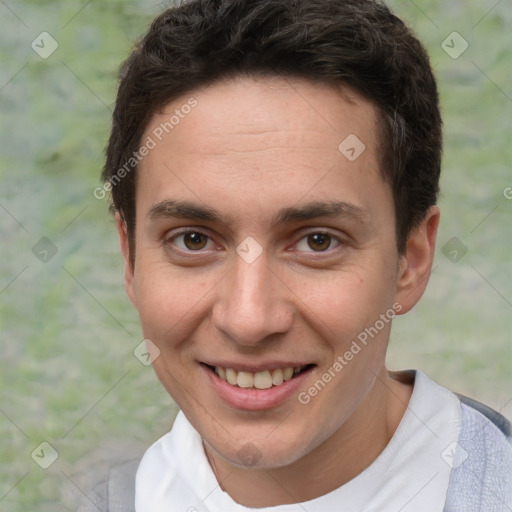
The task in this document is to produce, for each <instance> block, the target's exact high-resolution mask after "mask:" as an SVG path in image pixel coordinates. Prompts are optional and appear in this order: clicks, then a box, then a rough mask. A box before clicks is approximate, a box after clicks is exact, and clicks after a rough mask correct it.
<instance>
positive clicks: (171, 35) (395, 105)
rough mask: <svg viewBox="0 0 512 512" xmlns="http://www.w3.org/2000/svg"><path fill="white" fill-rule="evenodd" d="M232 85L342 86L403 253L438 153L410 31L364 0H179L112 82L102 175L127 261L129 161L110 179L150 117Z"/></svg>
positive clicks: (426, 200) (435, 184)
mask: <svg viewBox="0 0 512 512" xmlns="http://www.w3.org/2000/svg"><path fill="white" fill-rule="evenodd" d="M240 75H246V76H259V75H262V76H281V77H294V78H302V79H306V80H309V81H311V82H315V83H318V82H320V83H325V84H331V85H335V86H340V85H347V86H350V87H352V88H353V89H355V90H357V91H358V92H359V93H361V94H363V95H364V96H365V97H366V98H368V99H369V100H370V101H372V102H373V104H374V105H375V106H376V108H377V112H378V115H379V132H380V137H379V149H380V151H379V155H380V162H379V164H380V172H381V174H382V176H383V178H384V180H385V181H386V182H388V183H389V184H390V186H391V188H392V191H393V197H394V205H395V212H396V234H397V246H398V250H399V252H400V253H403V251H404V250H405V246H406V242H407V237H408V235H409V232H410V230H411V229H412V228H414V227H415V226H416V225H417V224H418V223H419V222H420V221H421V220H422V219H423V218H424V216H425V213H426V211H427V209H428V208H429V207H430V206H431V205H433V204H435V203H436V201H437V195H438V189H439V175H440V168H441V151H442V127H441V125H442V122H441V115H440V112H439V100H438V92H437V85H436V81H435V78H434V75H433V72H432V69H431V67H430V63H429V59H428V55H427V53H426V51H425V49H424V48H423V46H422V45H421V43H420V42H419V41H418V40H417V38H416V37H415V36H414V35H413V33H412V32H411V30H410V29H409V28H408V27H407V26H406V25H405V24H404V22H403V21H402V20H400V19H399V18H398V17H397V16H395V15H394V14H393V13H392V12H391V11H390V9H389V8H388V7H387V6H386V5H384V4H383V3H381V2H379V1H372V0H293V1H291V0H251V1H247V0H188V1H187V0H186V1H183V2H182V3H180V5H177V6H175V7H172V8H169V9H167V10H166V11H164V12H163V13H162V14H160V15H159V16H158V17H157V18H156V19H155V20H154V21H153V23H152V25H151V27H150V29H149V32H148V33H147V34H146V36H145V37H144V38H142V39H141V40H140V41H139V42H138V44H137V45H136V46H135V49H134V50H133V52H132V53H131V55H130V56H129V57H128V59H127V60H126V61H125V62H124V64H123V66H122V69H121V73H120V84H119V90H118V95H117V100H116V106H115V110H114V114H113V123H112V131H111V135H110V140H109V142H108V147H107V157H106V164H105V167H104V170H103V175H102V177H103V180H104V181H105V183H106V184H107V182H108V184H109V188H110V189H111V190H112V204H113V208H114V209H115V210H116V211H118V212H119V213H120V214H121V216H122V218H123V220H124V222H125V223H126V226H127V230H128V239H129V243H130V253H131V257H132V258H133V257H134V239H135V192H136V182H137V169H136V167H137V166H136V163H135V162H132V163H133V165H132V168H133V169H131V168H130V169H129V170H131V172H124V173H123V178H122V179H119V174H117V173H118V171H119V170H120V169H121V168H123V166H124V169H125V170H126V165H127V162H129V161H130V157H131V156H132V155H133V154H134V153H135V152H136V151H137V150H138V148H139V145H140V143H141V137H142V135H143V133H144V131H145V129H146V127H147V125H148V123H149V121H150V119H151V117H152V115H153V114H154V113H155V112H157V111H158V110H159V109H160V108H162V107H163V106H165V105H166V104H167V103H169V102H170V101H173V100H174V99H176V98H178V97H180V96H182V95H185V94H190V93H191V92H193V91H194V90H195V89H197V88H199V87H203V86H205V85H209V84H212V83H214V82H216V81H219V80H221V79H225V78H229V77H236V76H240ZM133 160H134V159H133V158H132V161H133ZM132 262H133V259H132Z"/></svg>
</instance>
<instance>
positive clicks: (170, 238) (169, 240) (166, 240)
mask: <svg viewBox="0 0 512 512" xmlns="http://www.w3.org/2000/svg"><path fill="white" fill-rule="evenodd" d="M190 233H193V234H198V235H202V236H204V237H206V238H207V239H208V241H207V244H208V242H213V239H212V237H211V236H209V235H207V234H206V233H204V232H203V231H201V230H199V229H187V230H183V231H180V232H178V233H173V234H170V235H168V236H166V237H165V238H164V239H163V244H164V246H168V245H169V244H173V245H175V244H174V242H175V240H176V239H177V238H179V237H183V236H185V235H187V234H190ZM318 234H323V235H328V236H329V237H330V238H331V244H330V245H329V247H328V248H327V249H326V250H325V251H314V250H310V251H303V252H306V253H309V254H310V255H312V254H318V255H322V254H331V253H332V252H333V251H334V250H335V249H337V248H338V247H340V246H342V245H344V242H343V241H342V240H341V239H340V237H338V236H336V235H334V234H333V233H331V232H329V231H328V230H316V231H310V232H308V233H306V234H304V236H302V237H301V238H300V239H299V240H298V241H297V242H295V244H294V246H297V245H298V244H299V243H300V242H302V241H303V240H306V242H305V243H307V238H308V237H309V236H311V235H318ZM333 243H334V244H336V245H335V246H334V247H331V245H332V244H333ZM210 250H211V249H210ZM289 250H291V251H294V250H295V249H289ZM204 251H205V249H199V250H197V251H194V250H191V249H184V248H181V247H178V252H182V253H184V254H187V255H191V254H194V253H195V254H197V255H198V256H199V255H203V254H204ZM207 251H208V249H207Z"/></svg>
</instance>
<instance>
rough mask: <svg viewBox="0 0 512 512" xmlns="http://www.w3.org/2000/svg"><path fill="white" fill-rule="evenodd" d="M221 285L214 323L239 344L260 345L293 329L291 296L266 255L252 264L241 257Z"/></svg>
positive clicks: (214, 312)
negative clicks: (270, 265)
mask: <svg viewBox="0 0 512 512" xmlns="http://www.w3.org/2000/svg"><path fill="white" fill-rule="evenodd" d="M219 285H220V286H219V288H218V290H217V293H218V296H217V297H216V302H215V305H214V307H213V314H212V317H213V323H214V325H215V327H216V328H217V329H219V330H220V331H222V332H223V333H224V334H225V335H227V336H228V337H229V338H230V339H231V340H234V341H235V342H236V343H237V344H239V345H244V346H248V347H249V346H257V345H259V344H261V343H262V342H263V341H265V340H267V341H269V340H270V339H274V338H275V336H273V335H278V334H284V333H285V332H287V331H288V330H289V329H290V328H291V326H292V321H293V307H292V301H291V300H290V299H291V294H290V292H289V290H288V288H287V287H286V286H285V284H284V283H283V282H282V281H281V280H280V279H279V277H278V276H277V275H276V273H275V272H273V271H272V270H271V269H270V268H269V266H268V264H267V260H266V258H265V257H264V254H262V255H261V256H260V257H259V258H258V259H256V260H255V261H253V262H252V263H247V262H246V261H244V260H243V259H242V258H239V257H237V258H236V262H235V264H234V267H233V269H232V270H231V271H230V272H229V273H228V274H227V275H226V276H225V277H224V279H223V280H222V282H221V283H219Z"/></svg>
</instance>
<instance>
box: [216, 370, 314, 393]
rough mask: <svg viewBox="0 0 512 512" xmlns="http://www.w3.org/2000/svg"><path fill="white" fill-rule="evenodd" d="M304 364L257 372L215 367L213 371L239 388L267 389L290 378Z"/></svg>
mask: <svg viewBox="0 0 512 512" xmlns="http://www.w3.org/2000/svg"><path fill="white" fill-rule="evenodd" d="M304 368H305V366H296V367H295V368H294V367H289V368H276V369H274V370H264V371H262V372H258V373H252V372H243V371H240V372H238V371H236V370H233V368H222V367H221V366H216V367H215V373H216V374H217V375H218V376H219V377H220V378H221V379H222V380H225V381H226V382H228V383H229V384H231V385H232V386H238V387H240V388H256V389H268V388H271V387H272V386H273V385H274V386H279V385H280V384H282V383H283V382H285V381H287V380H290V379H291V378H292V377H293V375H294V374H296V373H299V372H300V371H301V370H303V369H304Z"/></svg>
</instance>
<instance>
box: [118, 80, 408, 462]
mask: <svg viewBox="0 0 512 512" xmlns="http://www.w3.org/2000/svg"><path fill="white" fill-rule="evenodd" d="M191 97H193V100H191V99H190V98H191ZM192 103H194V106H193V108H184V107H183V106H184V105H186V104H189V105H190V104H192ZM176 110H178V111H179V112H180V113H181V115H179V116H178V117H179V122H177V123H175V124H173V126H172V129H169V128H168V132H169V133H168V134H166V133H165V130H164V131H163V135H162V123H165V122H168V121H169V118H170V116H171V115H172V114H173V113H175V112H176ZM155 134H158V137H157V136H155ZM148 136H149V137H151V138H152V139H153V140H154V141H155V143H156V145H155V147H153V148H152V149H151V150H150V151H149V152H148V154H147V156H146V157H145V158H144V160H143V161H142V163H141V164H140V166H139V175H138V183H137V195H136V212H137V215H136V234H135V247H136V249H135V265H134V267H133V268H132V267H131V266H130V264H129V263H128V247H127V243H126V232H125V229H124V226H123V224H122V222H121V221H119V223H118V225H119V230H120V235H121V242H122V247H123V252H124V254H125V260H126V262H127V265H126V287H127V291H128V294H129V296H130V298H131V300H132V302H133V303H134V305H135V307H136V308H137V310H138V312H139V315H140V320H141V324H142V328H143V333H144V337H145V338H147V339H149V340H151V342H152V343H153V344H154V345H156V346H157V347H158V350H159V356H158V357H157V358H156V359H155V361H154V363H153V366H154V369H155V371H156V373H157V375H158V377H159V379H160V380H161V382H162V384H163V385H164V386H165V388H166V389H167V391H168V392H169V394H170V395H171V396H172V397H173V398H174V400H175V401H176V402H177V404H178V405H179V407H180V408H181V409H182V410H183V411H184V413H185V415H186V416H187V418H188V419H189V421H190V422H191V423H192V424H193V426H194V427H195V428H196V429H197V430H198V432H199V433H200V434H201V436H202V437H203V439H204V440H205V442H206V443H207V444H208V445H209V446H210V447H211V449H213V450H214V451H215V452H216V453H217V454H218V455H220V456H221V457H223V459H225V460H227V461H230V462H232V463H233V464H240V459H241V457H243V456H244V454H245V453H246V452H247V451H249V452H250V453H248V455H249V456H251V455H255V457H253V458H254V459H255V460H254V463H257V464H258V465H260V466H262V467H279V466H283V465H286V464H291V463H293V462H294V461H296V460H298V459H299V458H301V457H303V456H305V455H306V454H308V453H310V452H312V451H313V450H315V449H316V448H317V447H318V446H320V445H321V444H322V443H324V442H326V441H327V440H328V439H329V438H330V437H331V436H333V435H334V433H335V432H339V431H340V429H343V428H344V426H345V425H347V424H348V423H349V421H350V418H351V417H354V415H355V414H356V412H357V411H360V409H361V408H362V407H363V405H362V404H363V403H365V397H366V396H367V395H368V394H369V393H370V392H371V390H372V387H373V386H374V383H375V380H376V375H378V374H380V373H381V372H382V369H383V368H384V358H385V352H386V347H387V341H388V337H389V330H390V325H391V323H390V321H389V320H390V318H392V316H394V314H395V313H397V312H399V311H400V310H401V312H404V311H406V310H407V309H409V308H410V307H411V306H412V304H413V303H414V302H416V300H417V296H416V295H415V294H414V293H413V294H412V296H411V294H410V291H409V292H407V290H406V284H405V281H407V279H408V278H407V276H408V275H409V273H410V270H407V260H406V258H400V257H399V255H398V253H397V248H396V236H395V214H394V209H393V197H392V192H391V189H390V187H389V185H388V184H387V183H385V182H384V181H383V179H382V178H381V176H380V174H379V172H378V155H377V132H376V111H375V108H374V107H373V106H372V104H371V103H369V102H368V101H367V100H365V99H364V98H363V97H361V96H360V95H358V94H357V93H355V92H354V91H352V90H350V89H345V90H344V91H343V94H340V92H337V91H334V90H333V89H331V88H328V87H327V86H320V85H312V84H309V83H304V82H300V81H294V82H288V81H285V80H281V79H258V80H256V79H249V78H247V79H237V80H230V81H226V82H222V83H217V84H215V85H213V86H209V87H207V88H204V89H201V90H198V91H195V92H194V93H193V94H191V95H190V96H187V97H183V98H180V99H178V100H176V101H174V102H172V103H170V104H169V105H167V106H166V108H165V109H164V111H163V112H162V113H159V114H157V115H155V116H154V117H153V119H152V121H151V123H150V125H149V126H148V128H147V130H146V133H145V135H144V137H143V141H144V140H146V139H147V137H148ZM347 137H349V139H347ZM355 137H357V139H356V138H355ZM159 138H161V140H159ZM345 139H347V140H348V142H346V143H345V145H343V144H342V146H341V150H340V148H339V146H340V143H342V141H344V140H345ZM358 139H359V141H358ZM362 144H364V150H362V149H363V146H362ZM351 148H353V149H354V151H352V150H351ZM361 150H362V152H361ZM359 153H360V154H359ZM354 156H356V158H354ZM409 281H410V279H409ZM404 290H405V291H404ZM406 292H407V293H406ZM383 316H384V317H386V318H387V319H388V320H387V321H385V319H383ZM379 319H380V322H379ZM372 327H373V330H371V328H372ZM365 330H366V331H365ZM375 331H377V332H375ZM364 332H366V333H367V340H366V341H367V342H366V344H363V343H362V342H361V339H362V338H364V335H362V333H364ZM368 332H371V333H372V336H371V337H370V336H369V335H368ZM358 336H359V343H357V345H358V346H359V350H357V349H356V348H355V346H354V344H353V342H354V340H358ZM347 352H351V353H352V357H350V358H349V356H348V355H347ZM340 357H341V360H340ZM336 361H338V363H339V364H338V365H336V364H335V363H336ZM341 361H343V362H341ZM340 365H341V369H340ZM326 374H329V375H330V377H331V378H330V379H329V377H325V375H326ZM226 379H227V380H226ZM319 380H320V381H322V382H323V385H321V384H318V381H319ZM325 381H328V382H325ZM315 383H316V387H315ZM314 389H316V392H315V391H314Z"/></svg>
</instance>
